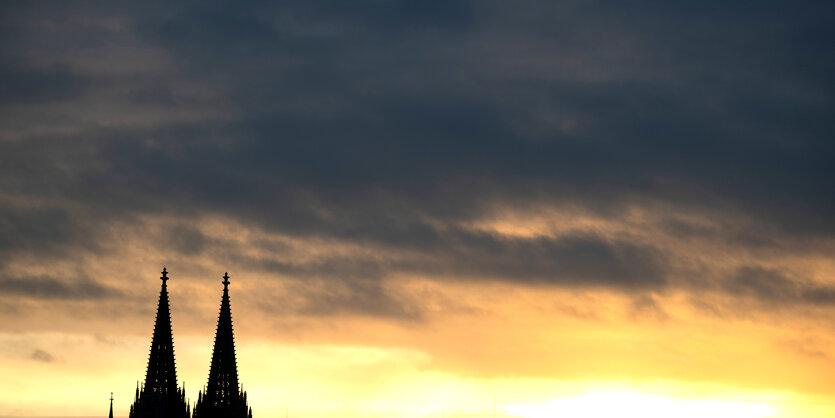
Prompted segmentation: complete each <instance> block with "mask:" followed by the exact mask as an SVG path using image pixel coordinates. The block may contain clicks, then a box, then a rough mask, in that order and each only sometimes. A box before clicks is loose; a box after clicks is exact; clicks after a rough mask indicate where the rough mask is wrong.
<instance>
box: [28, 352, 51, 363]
mask: <svg viewBox="0 0 835 418" xmlns="http://www.w3.org/2000/svg"><path fill="white" fill-rule="evenodd" d="M30 357H31V358H32V360H36V361H40V362H43V363H52V362H53V361H54V360H55V358H54V357H52V354H49V353H48V352H46V351H44V350H41V349H36V350H35V351H33V352H32V355H31V356H30Z"/></svg>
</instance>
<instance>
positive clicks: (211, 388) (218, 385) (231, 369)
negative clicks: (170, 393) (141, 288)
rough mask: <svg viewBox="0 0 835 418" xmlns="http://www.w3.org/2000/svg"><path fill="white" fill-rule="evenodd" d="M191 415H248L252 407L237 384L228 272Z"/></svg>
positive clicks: (231, 417)
mask: <svg viewBox="0 0 835 418" xmlns="http://www.w3.org/2000/svg"><path fill="white" fill-rule="evenodd" d="M194 418H252V409H251V408H249V407H248V406H247V402H246V392H244V391H243V389H241V388H240V387H239V385H238V365H237V359H236V358H235V336H234V335H233V333H232V309H231V307H230V305H229V274H228V273H225V274H224V275H223V297H222V298H221V299H220V315H219V316H218V320H217V334H216V335H215V347H214V351H213V352H212V365H211V369H210V370H209V384H208V386H207V387H206V388H204V391H201V392H200V394H199V396H198V398H197V404H195V406H194Z"/></svg>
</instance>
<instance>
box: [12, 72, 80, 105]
mask: <svg viewBox="0 0 835 418" xmlns="http://www.w3.org/2000/svg"><path fill="white" fill-rule="evenodd" d="M0 80H3V82H2V84H0V104H8V103H20V102H24V103H27V102H28V103H31V102H49V101H54V100H60V99H70V98H73V97H74V96H77V95H78V94H79V93H80V92H81V91H82V89H83V85H84V80H82V79H80V78H79V77H78V76H77V75H75V74H74V73H73V71H72V70H71V69H70V67H69V65H67V64H60V63H56V64H55V65H53V66H52V67H51V68H48V69H45V70H42V69H37V68H17V67H13V66H9V65H8V64H5V65H2V66H0Z"/></svg>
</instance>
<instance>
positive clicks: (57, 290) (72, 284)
mask: <svg viewBox="0 0 835 418" xmlns="http://www.w3.org/2000/svg"><path fill="white" fill-rule="evenodd" d="M0 287H2V288H3V293H4V294H7V295H15V296H22V297H27V298H32V299H60V300H87V299H92V300H98V299H110V298H117V297H121V296H122V293H121V292H120V291H118V290H116V289H114V288H111V287H110V286H107V285H104V284H102V283H99V282H97V281H95V280H92V279H80V280H62V279H57V278H54V277H47V276H37V277H2V278H0Z"/></svg>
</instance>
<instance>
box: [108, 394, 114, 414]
mask: <svg viewBox="0 0 835 418" xmlns="http://www.w3.org/2000/svg"><path fill="white" fill-rule="evenodd" d="M108 418H113V392H110V415H109V416H108Z"/></svg>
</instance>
